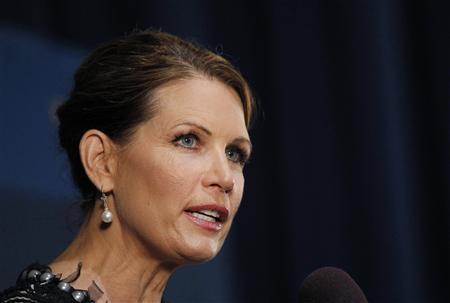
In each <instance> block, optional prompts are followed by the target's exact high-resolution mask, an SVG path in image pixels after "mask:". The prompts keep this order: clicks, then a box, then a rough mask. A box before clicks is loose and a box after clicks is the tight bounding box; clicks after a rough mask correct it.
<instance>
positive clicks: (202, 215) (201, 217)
mask: <svg viewBox="0 0 450 303" xmlns="http://www.w3.org/2000/svg"><path fill="white" fill-rule="evenodd" d="M192 216H194V217H196V218H198V219H201V220H205V221H208V222H216V219H214V218H211V217H208V216H206V215H204V214H202V213H199V212H196V211H194V212H192Z"/></svg>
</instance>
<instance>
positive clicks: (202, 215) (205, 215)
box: [187, 209, 223, 222]
mask: <svg viewBox="0 0 450 303" xmlns="http://www.w3.org/2000/svg"><path fill="white" fill-rule="evenodd" d="M187 212H189V213H190V214H191V215H192V216H193V217H195V218H197V219H201V220H205V221H208V222H223V220H222V219H221V218H220V214H219V212H218V211H216V210H211V209H205V210H199V211H187Z"/></svg>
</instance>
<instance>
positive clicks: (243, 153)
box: [172, 132, 249, 167]
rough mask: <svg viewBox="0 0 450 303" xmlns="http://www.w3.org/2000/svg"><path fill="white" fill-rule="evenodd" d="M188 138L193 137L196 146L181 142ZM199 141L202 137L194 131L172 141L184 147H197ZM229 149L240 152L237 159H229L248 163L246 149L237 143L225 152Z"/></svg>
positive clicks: (228, 149) (243, 163)
mask: <svg viewBox="0 0 450 303" xmlns="http://www.w3.org/2000/svg"><path fill="white" fill-rule="evenodd" d="M186 138H193V139H194V140H195V144H194V146H192V147H190V146H186V145H184V144H182V143H180V142H181V140H182V139H186ZM199 141H200V139H199V137H198V135H197V134H195V133H193V132H189V133H186V134H181V135H177V136H175V139H174V140H173V141H172V142H173V143H174V144H175V145H176V146H179V147H182V148H187V149H196V148H197V145H198V143H199ZM229 151H233V152H236V153H237V154H238V159H237V160H232V159H229V160H230V161H232V162H234V163H238V164H239V165H240V166H242V167H244V165H245V164H246V163H247V161H248V158H249V156H248V153H247V152H246V151H245V150H244V149H242V148H241V147H239V146H237V145H231V146H228V147H227V149H226V150H225V152H226V153H228V152H229Z"/></svg>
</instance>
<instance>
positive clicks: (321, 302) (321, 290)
mask: <svg viewBox="0 0 450 303" xmlns="http://www.w3.org/2000/svg"><path fill="white" fill-rule="evenodd" d="M299 302H300V303H367V299H366V296H365V295H364V293H363V292H362V290H361V288H359V286H358V284H356V282H355V281H353V279H352V278H351V277H350V276H349V274H347V273H346V272H345V271H343V270H341V269H339V268H335V267H322V268H319V269H317V270H315V271H313V272H312V273H311V274H310V275H309V276H308V277H306V279H305V280H304V281H303V283H302V286H301V287H300V292H299Z"/></svg>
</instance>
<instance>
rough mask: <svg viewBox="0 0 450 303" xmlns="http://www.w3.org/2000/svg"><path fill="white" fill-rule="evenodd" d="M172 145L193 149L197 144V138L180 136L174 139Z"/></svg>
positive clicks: (187, 135) (190, 135) (186, 135)
mask: <svg viewBox="0 0 450 303" xmlns="http://www.w3.org/2000/svg"><path fill="white" fill-rule="evenodd" d="M174 143H175V144H177V145H179V146H182V147H186V148H195V147H197V144H198V137H197V136H196V135H194V134H185V135H180V136H177V137H176V138H175V140H174Z"/></svg>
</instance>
